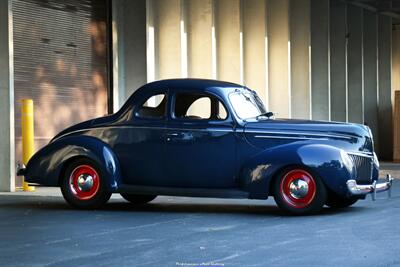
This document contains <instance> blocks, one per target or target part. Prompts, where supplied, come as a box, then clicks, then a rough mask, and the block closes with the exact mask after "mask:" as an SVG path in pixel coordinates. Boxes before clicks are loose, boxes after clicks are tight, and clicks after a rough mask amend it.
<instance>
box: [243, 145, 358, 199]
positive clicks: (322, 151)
mask: <svg viewBox="0 0 400 267" xmlns="http://www.w3.org/2000/svg"><path fill="white" fill-rule="evenodd" d="M288 166H301V167H304V168H306V169H308V170H310V171H311V172H312V174H314V175H317V176H318V177H320V178H321V179H322V181H323V183H324V184H325V185H326V187H327V188H328V189H329V190H331V191H333V192H335V193H337V194H338V195H341V196H346V195H347V194H348V190H347V187H346V181H347V180H348V179H353V177H354V175H355V173H354V166H353V163H352V161H351V160H350V158H349V157H348V155H347V154H346V153H345V152H344V151H343V150H342V149H339V148H336V147H333V146H330V145H325V144H310V143H308V142H307V141H304V142H296V143H292V144H286V145H282V146H277V147H274V148H272V149H267V150H264V151H262V152H260V153H259V154H257V155H256V156H254V157H253V158H251V159H250V160H248V161H247V162H246V163H245V164H244V166H243V168H242V171H241V175H240V185H241V188H243V189H244V190H246V191H248V192H249V193H250V197H251V198H259V199H265V198H267V197H268V195H271V193H272V192H270V187H271V185H272V183H271V182H272V181H273V179H274V178H275V177H276V175H277V174H279V172H280V171H282V169H284V168H286V167H288Z"/></svg>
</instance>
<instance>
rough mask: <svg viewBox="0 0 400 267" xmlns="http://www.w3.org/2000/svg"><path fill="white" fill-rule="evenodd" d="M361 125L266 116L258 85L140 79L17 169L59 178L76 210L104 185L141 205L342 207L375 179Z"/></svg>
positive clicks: (99, 199) (375, 186)
mask: <svg viewBox="0 0 400 267" xmlns="http://www.w3.org/2000/svg"><path fill="white" fill-rule="evenodd" d="M378 169H379V163H378V159H377V157H376V154H375V153H374V148H373V139H372V134H371V131H370V129H369V128H368V127H367V126H364V125H359V124H352V123H338V122H328V121H308V120H290V119H274V118H273V114H272V113H271V112H267V111H266V109H265V107H264V105H263V103H262V101H261V100H260V98H259V97H258V96H257V94H256V92H255V91H253V90H250V89H249V88H246V87H243V86H241V85H238V84H234V83H228V82H221V81H214V80H202V79H172V80H163V81H157V82H153V83H149V84H146V85H144V86H142V87H141V88H139V89H138V90H136V92H135V93H134V94H133V95H132V96H131V97H130V98H129V99H128V100H127V101H126V103H125V104H124V106H123V107H122V108H121V109H120V110H119V111H118V112H117V113H115V114H113V115H110V116H106V117H101V118H97V119H93V120H89V121H85V122H82V123H79V124H77V125H74V126H72V127H70V128H68V129H66V130H64V131H62V132H61V133H59V134H58V135H57V136H55V137H54V138H53V140H51V142H50V143H49V144H48V145H46V146H45V147H43V148H42V149H41V150H39V151H38V152H37V153H36V154H35V155H34V156H33V157H32V158H31V160H30V161H29V163H28V164H27V166H26V168H25V167H24V166H22V167H21V168H20V169H19V170H18V173H19V174H20V175H24V176H25V179H26V181H28V182H29V183H35V184H40V185H44V186H59V187H61V191H62V194H63V196H64V198H65V200H66V201H67V202H68V203H69V204H71V205H72V206H74V207H77V208H98V207H100V206H101V205H103V204H104V203H106V202H107V201H108V200H109V198H110V196H111V194H112V193H120V194H121V195H122V197H124V198H125V199H126V200H128V201H130V202H132V203H135V204H141V203H147V202H149V201H151V200H153V199H154V198H156V196H157V195H172V196H190V197H222V198H250V199H267V198H268V197H269V196H273V197H274V198H275V201H276V203H277V204H278V206H279V207H280V208H282V209H283V210H285V211H287V212H289V213H293V214H306V213H314V212H317V211H319V210H320V209H321V208H322V207H323V205H327V206H330V207H347V206H350V205H352V204H354V203H355V202H356V201H357V200H359V199H364V198H365V197H366V195H367V194H369V193H376V192H380V191H385V190H388V189H389V188H390V187H391V183H392V179H391V178H390V177H389V176H388V178H387V180H386V181H384V182H381V183H377V180H378Z"/></svg>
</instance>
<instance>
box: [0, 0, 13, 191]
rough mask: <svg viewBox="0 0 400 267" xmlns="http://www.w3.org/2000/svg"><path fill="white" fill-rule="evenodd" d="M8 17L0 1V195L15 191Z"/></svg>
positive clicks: (6, 6)
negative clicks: (1, 192)
mask: <svg viewBox="0 0 400 267" xmlns="http://www.w3.org/2000/svg"><path fill="white" fill-rule="evenodd" d="M11 16H12V14H11V6H10V1H8V0H3V1H0V125H1V127H0V138H1V140H0V191H14V189H15V179H14V177H15V168H14V162H15V155H14V153H15V152H14V86H13V69H12V68H13V65H12V61H13V48H12V30H11V29H12V25H10V24H11V23H12V17H11Z"/></svg>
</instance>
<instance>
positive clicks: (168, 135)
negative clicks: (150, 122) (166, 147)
mask: <svg viewBox="0 0 400 267" xmlns="http://www.w3.org/2000/svg"><path fill="white" fill-rule="evenodd" d="M178 136H180V134H179V133H169V134H167V142H169V141H171V138H174V137H178Z"/></svg>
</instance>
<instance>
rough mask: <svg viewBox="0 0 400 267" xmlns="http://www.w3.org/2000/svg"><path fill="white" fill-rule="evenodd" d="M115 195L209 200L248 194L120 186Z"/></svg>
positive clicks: (207, 189) (229, 189)
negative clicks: (201, 198) (203, 198)
mask: <svg viewBox="0 0 400 267" xmlns="http://www.w3.org/2000/svg"><path fill="white" fill-rule="evenodd" d="M117 193H127V194H138V195H161V196H163V195H164V196H182V197H210V198H248V197H249V193H248V192H245V191H241V190H238V189H231V188H228V189H214V188H213V189H210V188H182V187H157V186H141V185H121V186H120V187H119V188H118V190H117Z"/></svg>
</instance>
